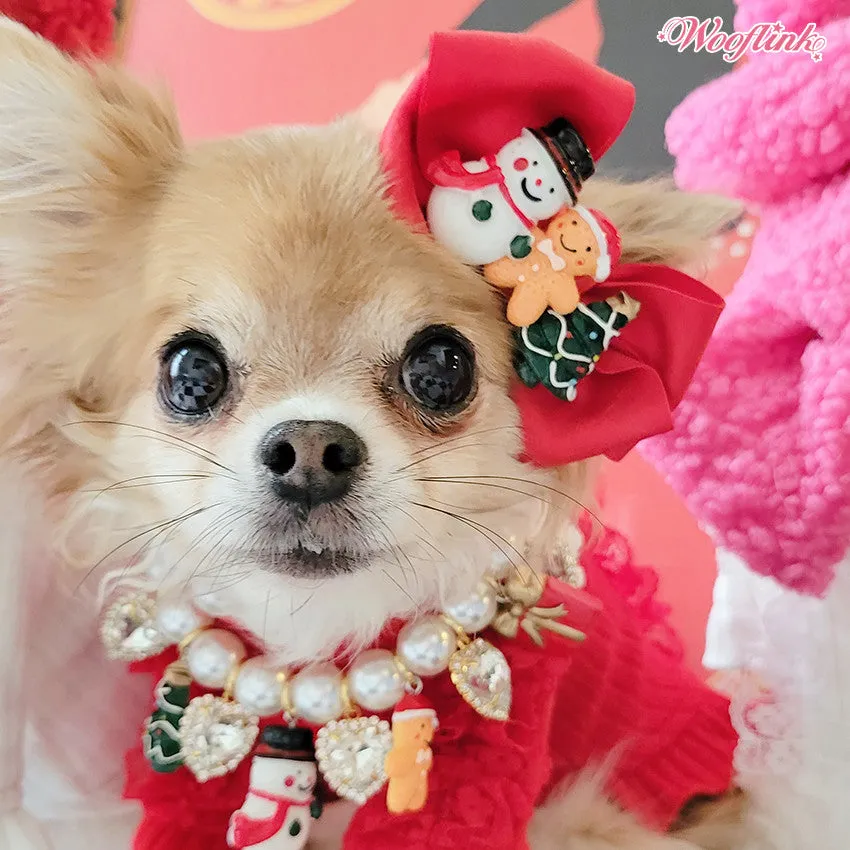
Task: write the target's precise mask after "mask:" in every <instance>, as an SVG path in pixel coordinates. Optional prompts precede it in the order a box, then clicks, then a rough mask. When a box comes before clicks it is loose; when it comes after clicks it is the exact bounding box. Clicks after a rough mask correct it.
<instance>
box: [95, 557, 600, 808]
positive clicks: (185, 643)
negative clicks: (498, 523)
mask: <svg viewBox="0 0 850 850" xmlns="http://www.w3.org/2000/svg"><path fill="white" fill-rule="evenodd" d="M571 583H572V582H571ZM535 585H537V586H538V587H537V589H535V588H534V586H535ZM530 588H531V590H530ZM541 594H542V585H541V583H540V580H539V579H538V578H536V577H532V576H530V575H528V574H525V575H523V576H514V577H513V578H512V579H509V580H505V579H502V580H497V579H494V578H487V579H484V580H482V581H481V582H480V583H479V584H478V586H477V587H476V589H475V591H474V592H473V593H472V594H471V595H470V596H469V597H468V598H466V599H464V600H462V601H460V602H458V603H456V604H453V605H450V606H447V607H446V608H444V609H443V610H442V611H441V612H440V613H438V614H428V615H425V616H422V617H419V618H417V619H415V620H413V621H411V622H410V623H407V624H406V625H405V626H404V627H403V628H402V629H401V631H400V632H399V634H398V638H397V642H396V648H395V652H394V653H393V652H390V651H389V650H386V649H369V650H366V651H364V652H361V653H360V654H359V655H358V656H356V658H355V659H354V660H353V661H352V662H351V664H350V665H348V666H347V668H346V669H345V670H341V669H340V668H339V667H337V665H336V664H334V663H332V662H322V663H317V664H311V665H307V666H306V667H304V668H302V669H300V670H292V669H290V668H285V667H281V666H279V665H277V664H275V663H274V661H273V660H272V659H270V658H268V657H266V656H258V657H255V658H250V659H247V658H246V656H247V649H246V647H245V644H244V642H243V641H242V640H241V638H239V637H238V636H237V635H236V634H234V633H233V632H230V631H228V630H227V629H222V628H216V627H214V623H213V618H212V617H211V616H210V615H208V614H207V613H205V612H203V611H201V610H199V609H198V608H197V607H196V606H195V605H194V604H192V603H191V602H190V601H188V600H186V599H179V598H168V597H166V598H164V599H159V600H158V599H156V598H155V597H154V596H151V595H147V594H144V593H138V592H135V593H132V594H129V595H122V596H119V597H118V598H117V599H116V600H115V601H114V602H113V603H112V604H111V605H109V606H108V608H107V610H106V612H105V615H104V618H103V621H102V626H101V638H102V640H103V643H104V646H105V648H106V653H107V656H108V657H109V658H110V659H113V660H121V661H140V660H143V659H146V658H151V657H154V656H156V655H159V654H160V653H161V652H163V651H164V650H165V649H167V648H168V647H169V646H175V647H176V648H177V649H178V653H179V661H178V662H177V663H175V664H172V665H171V666H170V667H169V668H168V670H167V671H166V673H165V676H164V677H163V679H162V680H161V681H160V682H159V684H158V685H157V688H156V690H155V701H156V709H155V711H154V713H153V715H152V716H151V718H150V719H149V721H148V724H147V728H146V732H145V740H144V746H145V751H146V754H147V756H148V758H149V759H150V760H151V763H152V766H153V767H154V769H155V770H157V771H159V772H162V773H167V772H172V771H174V770H176V769H179V768H180V767H181V766H183V765H185V766H186V767H187V768H189V769H190V770H191V771H192V773H193V774H194V775H195V776H196V778H197V779H198V780H199V781H200V782H205V781H207V780H209V779H213V778H215V777H219V776H223V775H225V774H227V773H229V772H231V771H232V770H234V769H235V768H236V767H237V766H238V765H239V764H240V763H241V762H242V760H243V759H244V758H246V757H247V756H248V754H249V753H250V751H251V748H252V747H253V745H254V742H255V741H256V738H257V736H258V734H259V723H260V719H261V718H273V717H275V716H276V715H279V716H282V718H283V721H284V722H286V723H288V724H290V725H296V724H297V723H298V722H299V721H302V722H305V723H307V724H309V725H311V726H319V727H321V728H320V730H319V732H318V735H317V738H316V755H317V760H318V764H319V769H320V770H321V772H322V773H323V775H324V777H325V779H326V781H327V782H328V784H329V785H330V787H331V788H333V790H334V791H336V793H338V794H339V795H340V796H342V797H346V798H348V799H351V800H354V801H356V802H358V803H363V802H365V800H366V799H368V797H370V796H372V795H373V794H374V793H376V792H377V791H378V790H379V789H380V788H381V787H382V786H383V784H384V781H385V776H384V775H383V763H384V758H385V756H386V753H387V752H388V751H389V749H390V747H391V743H392V740H391V734H390V729H389V724H388V723H387V721H385V720H381V719H380V718H379V717H377V716H374V714H377V713H384V712H387V711H389V710H391V709H392V708H393V707H395V706H396V705H397V704H398V703H399V702H400V701H401V700H402V699H403V698H405V695H409V694H415V695H418V694H419V693H420V692H421V691H422V688H423V677H424V678H428V677H434V676H438V675H441V674H442V673H444V672H446V671H447V670H448V671H449V672H450V675H451V679H452V682H453V683H454V685H455V687H456V688H457V690H458V692H459V693H460V695H461V696H462V697H463V699H465V700H466V701H467V702H468V703H469V704H470V705H471V706H472V707H473V708H474V709H475V710H476V711H477V712H478V713H479V714H481V715H482V716H484V717H486V718H489V719H492V720H497V721H505V720H507V719H508V717H509V714H510V705H511V671H510V667H509V665H508V662H507V659H506V658H505V656H504V654H503V653H502V652H501V651H500V650H499V649H498V648H497V647H495V646H493V645H492V644H491V643H489V642H488V641H487V640H485V639H484V638H482V637H480V636H477V635H478V633H480V632H482V631H484V630H485V629H487V628H488V627H492V628H494V629H495V630H496V631H498V632H500V633H501V634H503V635H506V636H508V637H515V636H516V634H517V631H518V629H519V628H520V626H521V627H522V628H523V629H524V630H525V631H526V632H527V633H528V634H529V635H531V637H532V638H533V639H534V640H535V641H537V642H542V640H541V639H540V637H539V630H540V629H541V628H543V629H550V630H552V631H556V632H558V633H560V634H561V635H563V636H565V637H568V638H572V639H575V640H581V639H582V638H583V635H582V634H581V633H580V632H578V631H577V630H575V629H572V628H570V627H569V626H566V625H564V624H563V623H560V622H558V616H559V612H558V611H557V610H555V609H553V610H552V611H546V610H541V609H536V608H534V607H533V606H534V605H535V604H536V601H537V599H539V597H540V595H541ZM532 611H534V612H540V613H535V614H533V615H532V614H531V612H532ZM192 681H194V682H195V683H196V684H197V685H200V686H201V687H203V688H204V689H207V690H211V691H220V692H221V693H220V695H215V694H213V693H207V694H205V695H203V696H200V697H196V698H195V699H192V700H191V701H190V700H189V684H190V683H191V682H192ZM364 710H365V711H366V712H371V713H373V714H372V715H370V716H365V715H363V714H362V712H363V711H364ZM364 751H365V752H364ZM364 755H365V756H366V757H365V758H364Z"/></svg>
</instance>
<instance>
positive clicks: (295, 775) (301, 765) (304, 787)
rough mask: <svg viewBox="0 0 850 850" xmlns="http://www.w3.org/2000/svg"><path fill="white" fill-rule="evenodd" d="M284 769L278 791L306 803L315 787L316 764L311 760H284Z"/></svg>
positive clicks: (311, 796)
mask: <svg viewBox="0 0 850 850" xmlns="http://www.w3.org/2000/svg"><path fill="white" fill-rule="evenodd" d="M284 764H285V766H286V770H285V771H284V775H283V777H282V780H281V781H282V787H281V788H279V789H278V793H280V794H283V795H285V796H287V797H289V798H290V799H291V800H295V801H297V802H304V803H308V802H310V800H311V799H312V798H313V789H314V788H315V787H316V776H317V774H316V765H315V764H313V763H312V762H298V761H289V760H287V761H285V762H284Z"/></svg>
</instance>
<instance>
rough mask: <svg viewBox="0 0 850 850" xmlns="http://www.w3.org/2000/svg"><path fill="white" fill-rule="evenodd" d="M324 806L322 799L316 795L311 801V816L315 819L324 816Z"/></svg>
mask: <svg viewBox="0 0 850 850" xmlns="http://www.w3.org/2000/svg"><path fill="white" fill-rule="evenodd" d="M324 808H325V807H324V806H323V805H322V801H321V800H320V799H319V798H318V797H314V798H313V800H312V802H311V803H310V817H312V818H313V820H318V819H319V818H320V817H321V816H322V812H323V811H324Z"/></svg>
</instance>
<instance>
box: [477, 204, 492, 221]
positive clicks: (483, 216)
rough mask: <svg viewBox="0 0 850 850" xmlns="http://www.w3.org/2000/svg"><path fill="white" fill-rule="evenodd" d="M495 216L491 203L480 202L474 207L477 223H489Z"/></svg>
mask: <svg viewBox="0 0 850 850" xmlns="http://www.w3.org/2000/svg"><path fill="white" fill-rule="evenodd" d="M492 215H493V205H492V204H491V203H490V202H489V201H485V200H483V199H482V200H480V201H476V202H475V203H474V204H473V205H472V216H473V218H474V219H475V220H476V221H489V220H490V216H492Z"/></svg>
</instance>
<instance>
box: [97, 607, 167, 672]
mask: <svg viewBox="0 0 850 850" xmlns="http://www.w3.org/2000/svg"><path fill="white" fill-rule="evenodd" d="M155 617H156V600H155V599H154V598H153V597H152V596H147V595H145V594H133V595H130V596H122V597H120V598H119V599H117V600H116V601H115V602H113V603H112V604H111V605H110V606H109V608H107V609H106V613H105V614H104V615H103V620H102V622H101V625H100V639H101V641H102V642H103V645H104V647H105V649H106V656H107V658H109V659H110V660H112V661H142V660H144V659H145V658H153V657H154V656H155V655H159V654H160V652H162V651H163V650H164V649H165V647H166V646H167V643H168V642H167V641H166V639H165V638H164V637H163V636H162V635H161V634H160V633H159V631H158V629H157V628H156V623H155Z"/></svg>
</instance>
